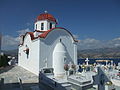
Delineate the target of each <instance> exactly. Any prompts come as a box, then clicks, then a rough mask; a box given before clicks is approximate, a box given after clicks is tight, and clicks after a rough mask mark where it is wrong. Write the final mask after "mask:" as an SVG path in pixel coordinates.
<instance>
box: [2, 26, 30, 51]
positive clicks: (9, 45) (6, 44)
mask: <svg viewBox="0 0 120 90" xmlns="http://www.w3.org/2000/svg"><path fill="white" fill-rule="evenodd" d="M30 31H31V30H30V29H29V28H27V29H23V30H18V31H17V32H18V34H19V36H20V35H24V34H25V33H26V32H30ZM19 36H18V37H13V36H10V35H3V36H2V49H3V50H7V49H16V48H18V45H19V40H20V39H19Z"/></svg>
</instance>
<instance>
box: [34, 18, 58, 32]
mask: <svg viewBox="0 0 120 90" xmlns="http://www.w3.org/2000/svg"><path fill="white" fill-rule="evenodd" d="M41 23H44V30H41ZM50 23H52V28H55V25H56V23H55V22H52V21H48V20H40V21H37V22H35V24H34V30H36V24H37V30H40V31H47V30H49V29H50Z"/></svg>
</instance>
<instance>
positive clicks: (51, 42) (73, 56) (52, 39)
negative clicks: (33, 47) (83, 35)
mask: <svg viewBox="0 0 120 90" xmlns="http://www.w3.org/2000/svg"><path fill="white" fill-rule="evenodd" d="M60 38H61V40H62V43H63V44H64V45H65V48H66V51H67V61H72V62H74V64H76V62H77V46H76V44H75V43H74V40H73V38H72V37H71V35H70V34H69V33H68V32H67V31H65V30H64V29H55V30H53V31H51V32H50V33H49V34H48V36H47V37H46V38H45V39H44V38H41V42H40V47H41V48H40V69H41V68H43V67H45V64H44V60H46V58H47V62H48V67H52V63H53V62H52V60H53V57H52V56H53V50H54V47H55V45H56V44H57V43H58V42H59V40H60ZM67 63H69V62H67Z"/></svg>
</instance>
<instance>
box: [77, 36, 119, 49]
mask: <svg viewBox="0 0 120 90" xmlns="http://www.w3.org/2000/svg"><path fill="white" fill-rule="evenodd" d="M118 46H120V37H118V38H115V39H112V40H109V41H100V40H96V39H94V38H87V39H84V40H81V41H80V43H78V49H96V48H104V47H107V48H112V47H118Z"/></svg>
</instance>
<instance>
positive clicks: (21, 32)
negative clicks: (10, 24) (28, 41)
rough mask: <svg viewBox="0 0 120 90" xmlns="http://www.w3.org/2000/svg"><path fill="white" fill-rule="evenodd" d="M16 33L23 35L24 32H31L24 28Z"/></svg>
mask: <svg viewBox="0 0 120 90" xmlns="http://www.w3.org/2000/svg"><path fill="white" fill-rule="evenodd" d="M17 32H18V33H19V35H24V34H25V33H26V32H31V30H30V29H29V28H26V29H22V30H18V31H17Z"/></svg>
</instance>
